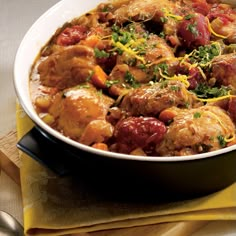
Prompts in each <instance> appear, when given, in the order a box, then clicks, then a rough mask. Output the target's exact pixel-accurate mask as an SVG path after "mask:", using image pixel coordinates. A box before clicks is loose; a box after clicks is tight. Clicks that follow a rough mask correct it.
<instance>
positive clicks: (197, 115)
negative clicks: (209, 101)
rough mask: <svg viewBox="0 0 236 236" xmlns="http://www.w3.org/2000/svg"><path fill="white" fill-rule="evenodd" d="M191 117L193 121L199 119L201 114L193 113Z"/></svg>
mask: <svg viewBox="0 0 236 236" xmlns="http://www.w3.org/2000/svg"><path fill="white" fill-rule="evenodd" d="M193 117H194V118H195V119H197V118H200V117H201V113H200V112H195V113H194V114H193Z"/></svg>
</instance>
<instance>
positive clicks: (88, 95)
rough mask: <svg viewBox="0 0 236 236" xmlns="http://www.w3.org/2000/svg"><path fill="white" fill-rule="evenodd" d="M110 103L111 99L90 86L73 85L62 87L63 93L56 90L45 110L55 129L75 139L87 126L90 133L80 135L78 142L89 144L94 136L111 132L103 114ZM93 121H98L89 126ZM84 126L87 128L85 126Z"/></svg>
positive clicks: (111, 102)
mask: <svg viewBox="0 0 236 236" xmlns="http://www.w3.org/2000/svg"><path fill="white" fill-rule="evenodd" d="M113 102H114V101H113V99H111V98H109V97H107V96H105V95H103V94H101V93H99V92H98V91H97V90H96V89H95V88H93V87H90V88H79V87H78V88H76V87H75V88H72V89H67V90H65V91H64V92H63V94H62V93H58V94H57V95H56V98H55V100H54V102H53V104H52V106H51V107H50V109H49V113H50V114H51V115H52V116H53V117H54V118H55V120H56V121H57V122H56V127H55V128H56V129H57V130H59V131H61V132H62V133H63V134H64V135H66V136H69V137H70V138H72V139H75V140H79V139H80V138H81V136H82V135H83V132H84V131H85V130H86V129H89V131H90V132H91V133H90V134H89V137H87V138H86V139H85V138H81V139H82V140H81V142H85V143H86V144H90V143H91V142H93V141H94V140H93V139H94V137H95V136H100V137H105V136H106V135H111V134H112V132H109V130H112V127H111V125H110V126H109V125H108V124H106V122H105V116H106V114H107V111H108V109H109V107H110V106H111V105H112V104H113ZM95 120H99V121H96V123H93V125H92V122H95ZM104 123H105V124H106V127H105V128H104ZM94 124H96V125H94ZM88 126H89V128H87V127H88ZM86 132H87V131H86ZM93 132H94V133H93ZM87 133H88V132H87ZM93 135H94V136H93ZM83 136H84V135H83ZM83 140H85V141H83ZM95 141H96V140H95ZM99 141H101V140H99Z"/></svg>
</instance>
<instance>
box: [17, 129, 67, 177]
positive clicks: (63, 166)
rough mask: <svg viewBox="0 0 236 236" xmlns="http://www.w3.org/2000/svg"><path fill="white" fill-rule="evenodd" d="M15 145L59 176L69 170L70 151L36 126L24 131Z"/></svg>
mask: <svg viewBox="0 0 236 236" xmlns="http://www.w3.org/2000/svg"><path fill="white" fill-rule="evenodd" d="M17 147H18V148H19V149H20V150H21V151H23V152H24V153H26V154H28V155H29V156H30V157H31V158H33V159H34V160H36V161H38V162H39V163H40V164H42V165H44V166H45V167H47V168H49V169H50V170H52V171H53V172H55V173H56V174H57V175H59V176H65V175H69V174H70V172H71V170H70V167H69V164H68V163H69V162H70V158H71V155H72V154H71V153H70V151H68V150H67V149H66V148H65V147H64V146H62V145H59V144H58V143H57V142H56V141H55V140H53V139H50V138H49V137H45V135H44V134H43V133H42V132H41V131H40V130H39V129H38V128H37V127H34V128H32V129H31V130H30V131H29V132H28V133H26V134H25V135H24V136H23V137H22V138H21V139H20V140H19V141H18V143H17ZM65 157H66V158H65Z"/></svg>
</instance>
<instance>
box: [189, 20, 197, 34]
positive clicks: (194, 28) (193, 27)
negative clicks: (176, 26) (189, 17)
mask: <svg viewBox="0 0 236 236" xmlns="http://www.w3.org/2000/svg"><path fill="white" fill-rule="evenodd" d="M187 30H189V31H190V32H191V33H192V34H193V35H194V36H198V35H199V32H198V29H197V22H194V23H193V24H189V25H188V26H187Z"/></svg>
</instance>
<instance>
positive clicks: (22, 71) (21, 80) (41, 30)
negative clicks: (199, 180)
mask: <svg viewBox="0 0 236 236" xmlns="http://www.w3.org/2000/svg"><path fill="white" fill-rule="evenodd" d="M104 1H105V0H93V1H83V2H82V3H81V1H78V0H62V1H60V2H58V3H57V4H56V5H54V6H53V7H52V8H50V9H49V10H48V11H47V12H45V13H44V14H43V15H42V16H41V17H40V18H39V19H38V20H37V21H36V22H35V23H34V24H33V25H32V27H31V28H30V29H29V30H28V32H27V33H26V35H25V37H24V38H23V40H22V42H21V44H20V46H19V49H18V51H17V54H16V58H15V66H14V85H15V90H16V94H17V97H18V99H19V101H20V104H21V105H22V107H23V109H24V110H25V112H26V113H27V114H28V116H29V117H30V118H31V119H32V120H33V121H34V122H35V123H36V124H37V125H38V126H39V127H41V128H42V129H43V130H45V131H47V132H48V133H49V134H51V135H52V136H54V137H56V138H58V139H60V140H62V141H63V142H65V143H67V144H70V145H72V146H74V147H77V148H79V149H82V150H84V151H88V152H90V153H93V154H100V155H103V156H107V157H109V158H111V157H113V158H122V159H132V160H140V161H143V160H145V161H176V160H178V161H186V160H195V159H202V158H207V157H210V156H215V155H220V154H224V153H226V152H230V151H233V150H235V149H236V145H233V146H231V147H227V148H224V149H221V150H217V151H213V152H209V153H204V154H197V155H190V156H182V157H146V156H145V157H140V156H132V155H125V154H119V153H112V152H105V151H101V150H97V149H94V148H91V147H88V146H85V145H83V144H80V143H78V142H75V141H73V140H71V139H69V138H67V137H65V136H63V135H62V134H60V133H59V132H57V131H55V130H54V129H52V128H51V127H49V126H48V125H46V124H45V123H44V122H43V121H42V120H41V119H40V118H39V117H38V115H37V113H36V112H35V110H34V107H33V105H32V102H31V98H30V92H29V73H30V70H31V67H32V65H33V63H34V61H35V58H36V56H37V55H38V53H39V51H40V49H41V48H42V47H43V46H44V45H45V44H46V43H47V42H48V40H49V39H50V38H51V36H52V35H53V34H54V32H55V31H56V29H58V28H59V27H60V26H62V25H63V24H64V23H65V22H67V21H70V20H72V19H73V18H75V17H78V16H80V15H82V14H84V13H86V12H88V11H89V10H91V9H93V8H95V7H96V6H97V5H98V4H99V3H101V2H104Z"/></svg>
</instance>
